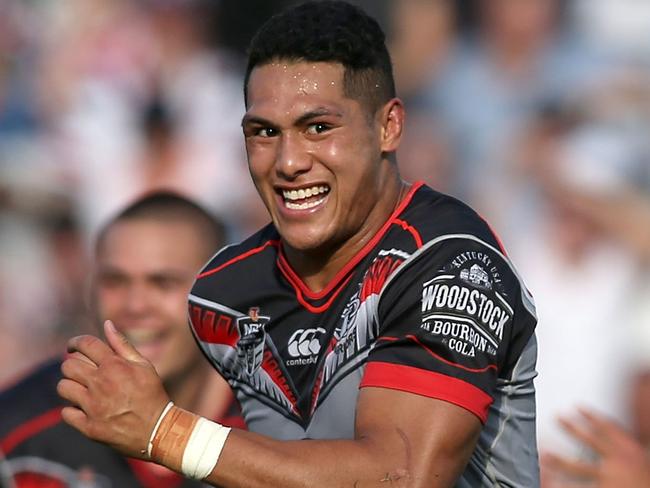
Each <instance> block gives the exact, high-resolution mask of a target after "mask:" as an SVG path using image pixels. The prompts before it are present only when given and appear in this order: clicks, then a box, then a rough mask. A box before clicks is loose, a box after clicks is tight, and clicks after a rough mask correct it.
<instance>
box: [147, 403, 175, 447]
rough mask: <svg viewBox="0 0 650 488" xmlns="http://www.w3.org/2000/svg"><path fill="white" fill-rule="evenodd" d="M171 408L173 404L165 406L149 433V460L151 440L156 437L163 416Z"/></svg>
mask: <svg viewBox="0 0 650 488" xmlns="http://www.w3.org/2000/svg"><path fill="white" fill-rule="evenodd" d="M173 406H174V402H169V403H168V404H167V406H166V407H165V408H164V409H163V411H162V413H161V414H160V417H158V421H157V422H156V425H155V426H154V428H153V430H152V431H151V436H149V443H148V444H147V457H148V458H149V459H151V451H152V450H153V440H154V438H155V437H156V432H158V428H159V427H160V424H162V421H163V419H164V418H165V415H167V414H168V413H169V411H170V410H171V409H172V407H173Z"/></svg>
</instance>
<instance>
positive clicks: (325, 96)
mask: <svg viewBox="0 0 650 488" xmlns="http://www.w3.org/2000/svg"><path fill="white" fill-rule="evenodd" d="M344 71H345V70H344V67H343V65H341V64H339V63H327V62H310V61H287V60H275V61H273V62H270V63H267V64H263V65H260V66H257V67H255V68H254V69H253V71H252V72H251V75H250V78H249V80H248V98H247V105H248V109H249V111H252V110H257V109H260V108H261V109H265V108H268V107H269V106H278V105H292V104H296V103H301V102H305V103H311V102H318V103H332V104H337V103H345V101H350V100H351V99H349V98H347V97H346V96H345V93H344V87H343V75H344Z"/></svg>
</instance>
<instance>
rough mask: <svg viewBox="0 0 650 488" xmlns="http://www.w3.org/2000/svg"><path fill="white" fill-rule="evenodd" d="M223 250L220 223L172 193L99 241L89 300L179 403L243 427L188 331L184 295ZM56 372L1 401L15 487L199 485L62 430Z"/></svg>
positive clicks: (32, 379) (148, 201)
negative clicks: (212, 256)
mask: <svg viewBox="0 0 650 488" xmlns="http://www.w3.org/2000/svg"><path fill="white" fill-rule="evenodd" d="M223 244H224V229H223V225H222V224H221V223H220V222H218V221H216V220H215V219H213V217H212V216H211V215H209V214H208V213H207V212H205V211H204V210H203V209H202V208H200V207H199V206H197V205H195V204H194V203H193V202H191V201H189V200H186V199H185V198H184V197H181V196H178V195H176V194H173V193H168V192H157V193H151V194H149V195H148V196H145V197H142V198H141V199H140V200H138V201H136V202H135V203H133V204H131V205H130V206H129V207H128V208H126V209H125V210H123V211H122V212H121V213H120V214H119V215H118V216H117V217H115V218H114V219H113V220H111V221H110V222H109V223H108V224H107V225H106V226H105V227H104V228H103V230H102V231H101V233H100V235H99V236H98V239H97V242H96V248H95V264H94V270H93V283H92V285H93V286H92V299H93V304H94V307H93V308H94V309H95V310H96V312H97V316H98V320H101V319H105V318H107V317H111V318H113V319H114V320H115V321H116V322H117V323H119V324H120V328H121V331H122V333H124V334H125V336H126V337H128V338H129V340H130V341H131V343H132V344H134V345H135V346H136V347H137V348H138V350H139V351H140V352H141V354H142V355H143V356H144V357H146V358H147V359H148V360H149V361H150V362H151V363H152V364H153V365H154V367H155V368H156V371H157V373H158V375H159V376H160V378H161V379H162V381H163V383H164V385H165V389H166V391H167V392H168V393H169V394H170V397H171V398H174V401H175V402H176V403H178V404H179V405H183V406H184V407H185V408H189V409H192V410H193V411H197V412H202V414H203V415H205V416H207V417H209V418H213V419H216V420H219V421H220V422H224V423H226V424H230V425H233V426H238V427H243V422H242V420H241V417H240V416H239V408H238V406H237V404H236V402H235V401H234V399H233V396H232V393H231V391H230V388H229V387H228V385H227V384H226V383H225V381H224V380H223V379H222V378H221V377H220V376H219V375H218V374H216V373H215V372H214V371H213V369H212V367H211V366H210V364H209V363H208V362H207V361H206V359H205V358H204V357H203V356H202V354H201V353H200V352H199V350H198V349H197V347H196V343H195V340H194V338H193V337H192V334H191V332H190V329H189V327H188V323H187V291H188V290H189V288H190V286H191V284H192V281H193V279H194V276H195V274H196V272H197V270H199V269H200V267H201V266H202V265H203V264H204V263H205V262H206V260H207V259H208V258H209V256H210V254H211V252H212V251H213V250H214V249H215V247H219V246H221V245H223ZM60 368H61V361H60V360H56V361H53V362H50V363H48V364H45V365H43V366H42V367H41V368H39V369H38V370H37V371H36V372H34V373H33V374H31V375H29V376H28V377H26V378H25V379H23V380H22V381H20V382H19V383H18V384H16V385H15V386H13V387H12V388H10V389H9V390H7V391H5V392H3V393H2V394H0V411H2V416H1V417H0V448H1V450H2V451H3V452H4V453H5V455H6V457H7V462H5V463H4V464H3V470H2V473H3V474H4V475H5V477H9V476H10V475H11V477H12V478H13V481H12V482H13V486H16V487H18V488H27V487H68V486H69V487H76V486H84V487H116V488H117V487H119V488H124V487H134V488H135V487H150V488H154V487H156V488H158V487H191V486H200V483H198V482H195V481H189V480H184V479H183V478H182V477H181V476H179V475H178V474H176V473H174V472H172V471H170V470H168V469H166V468H163V467H161V466H158V465H155V464H153V463H147V462H143V461H140V460H136V459H130V458H127V457H124V456H122V455H120V454H119V453H117V452H116V451H114V450H113V449H111V448H109V447H107V446H104V445H101V444H98V443H95V442H92V441H89V440H88V439H87V438H85V437H84V436H82V435H80V434H79V433H78V432H76V431H75V430H74V429H72V428H70V427H69V426H68V425H66V424H65V423H64V422H63V421H62V419H61V409H62V408H63V405H64V404H63V402H62V401H61V399H60V398H59V397H58V396H57V395H56V384H57V382H58V381H59V380H60V379H61V371H60ZM5 483H10V482H9V481H6V482H5ZM9 486H11V485H9Z"/></svg>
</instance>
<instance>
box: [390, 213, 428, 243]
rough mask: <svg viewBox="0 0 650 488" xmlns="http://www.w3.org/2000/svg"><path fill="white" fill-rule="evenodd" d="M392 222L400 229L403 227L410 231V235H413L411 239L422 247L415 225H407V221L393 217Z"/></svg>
mask: <svg viewBox="0 0 650 488" xmlns="http://www.w3.org/2000/svg"><path fill="white" fill-rule="evenodd" d="M394 223H395V224H397V225H399V226H400V227H401V228H402V229H404V230H405V231H407V232H410V233H411V235H412V236H413V239H415V245H416V246H417V247H418V249H420V248H421V247H422V237H421V236H420V233H419V232H418V231H417V229H416V228H415V227H413V226H412V225H409V223H408V222H406V221H405V220H402V219H395V220H394Z"/></svg>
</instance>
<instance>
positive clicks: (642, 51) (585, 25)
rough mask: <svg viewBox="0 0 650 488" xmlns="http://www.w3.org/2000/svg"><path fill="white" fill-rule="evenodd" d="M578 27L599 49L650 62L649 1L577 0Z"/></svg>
mask: <svg viewBox="0 0 650 488" xmlns="http://www.w3.org/2000/svg"><path fill="white" fill-rule="evenodd" d="M574 3H575V13H576V18H577V27H578V29H579V30H580V31H581V32H582V33H584V35H585V36H586V37H588V38H589V39H590V40H591V42H593V43H594V44H596V45H598V46H599V47H600V49H603V50H605V51H609V52H611V53H613V54H615V55H617V56H620V57H623V58H626V59H627V60H630V61H632V60H635V61H637V62H644V63H646V64H647V63H648V62H650V3H648V2H645V1H643V0H575V2H574Z"/></svg>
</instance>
